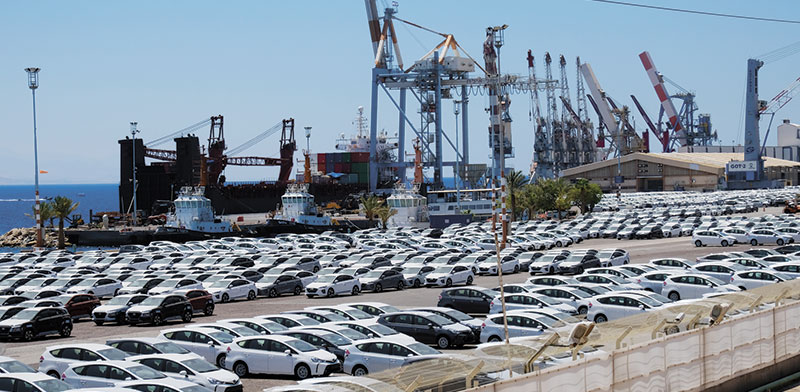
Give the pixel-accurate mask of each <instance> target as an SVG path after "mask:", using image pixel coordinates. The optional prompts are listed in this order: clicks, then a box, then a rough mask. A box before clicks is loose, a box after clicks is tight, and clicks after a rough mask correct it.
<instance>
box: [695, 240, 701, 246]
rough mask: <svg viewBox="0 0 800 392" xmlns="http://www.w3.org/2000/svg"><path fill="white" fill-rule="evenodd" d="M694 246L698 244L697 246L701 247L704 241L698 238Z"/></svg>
mask: <svg viewBox="0 0 800 392" xmlns="http://www.w3.org/2000/svg"><path fill="white" fill-rule="evenodd" d="M694 246H696V247H698V248H699V247H701V246H703V242H702V241H700V240H696V241H695V242H694Z"/></svg>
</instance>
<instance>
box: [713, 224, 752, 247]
mask: <svg viewBox="0 0 800 392" xmlns="http://www.w3.org/2000/svg"><path fill="white" fill-rule="evenodd" d="M720 232H721V233H722V234H723V235H726V236H729V237H733V238H734V239H735V240H736V243H737V244H749V243H750V241H751V240H752V239H753V236H751V235H750V233H749V232H747V231H746V230H744V229H740V228H738V227H727V228H724V229H722V230H720Z"/></svg>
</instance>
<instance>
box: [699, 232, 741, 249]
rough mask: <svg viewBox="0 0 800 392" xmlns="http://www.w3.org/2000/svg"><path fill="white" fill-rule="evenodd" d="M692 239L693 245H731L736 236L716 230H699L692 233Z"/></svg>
mask: <svg viewBox="0 0 800 392" xmlns="http://www.w3.org/2000/svg"><path fill="white" fill-rule="evenodd" d="M692 241H693V242H694V246H696V247H701V246H723V247H724V246H733V244H735V243H736V238H734V237H731V236H729V235H725V234H722V233H718V232H716V231H711V230H699V231H695V232H694V234H692Z"/></svg>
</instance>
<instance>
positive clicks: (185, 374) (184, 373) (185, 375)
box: [178, 370, 189, 377]
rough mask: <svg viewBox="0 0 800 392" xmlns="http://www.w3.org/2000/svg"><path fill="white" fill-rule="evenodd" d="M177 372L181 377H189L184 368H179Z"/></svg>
mask: <svg viewBox="0 0 800 392" xmlns="http://www.w3.org/2000/svg"><path fill="white" fill-rule="evenodd" d="M178 374H180V375H181V376H183V377H189V373H186V370H181V371H180V372H178Z"/></svg>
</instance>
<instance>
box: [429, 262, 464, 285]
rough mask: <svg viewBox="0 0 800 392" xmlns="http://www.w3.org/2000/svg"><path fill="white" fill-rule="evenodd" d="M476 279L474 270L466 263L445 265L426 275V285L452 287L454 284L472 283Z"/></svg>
mask: <svg viewBox="0 0 800 392" xmlns="http://www.w3.org/2000/svg"><path fill="white" fill-rule="evenodd" d="M474 279H475V277H474V275H473V273H472V270H471V269H470V268H468V267H466V266H464V265H443V266H441V267H436V269H435V270H433V271H432V272H431V273H430V274H428V276H426V277H425V285H426V286H435V287H450V286H452V285H454V284H462V283H463V284H465V285H467V286H469V285H471V284H472V281H473V280H474Z"/></svg>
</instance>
